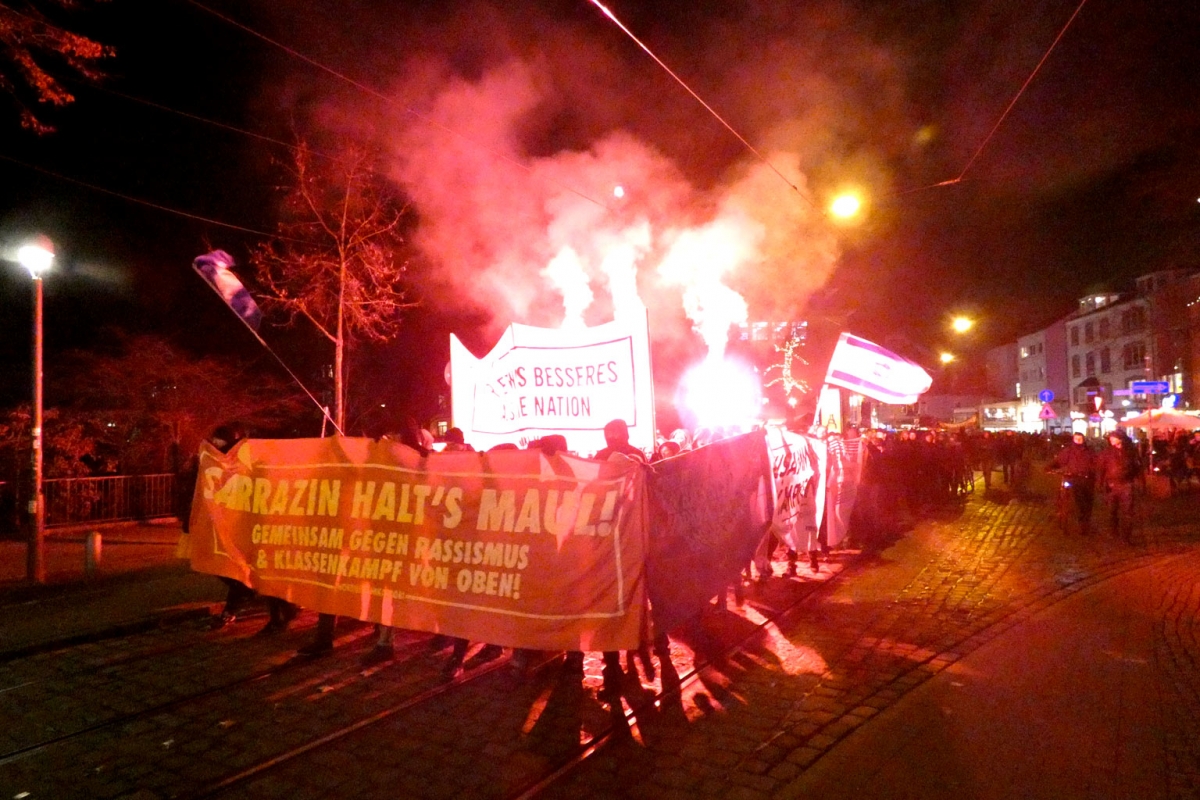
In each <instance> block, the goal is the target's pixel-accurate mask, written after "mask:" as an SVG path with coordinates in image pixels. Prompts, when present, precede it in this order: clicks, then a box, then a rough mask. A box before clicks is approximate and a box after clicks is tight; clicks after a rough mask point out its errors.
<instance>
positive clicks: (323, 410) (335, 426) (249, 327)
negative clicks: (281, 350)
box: [201, 276, 346, 436]
mask: <svg viewBox="0 0 1200 800" xmlns="http://www.w3.org/2000/svg"><path fill="white" fill-rule="evenodd" d="M201 277H203V276H201ZM205 283H206V284H208V287H209V288H210V289H212V290H213V291H214V292H216V293H217V297H220V298H221V302H222V303H225V305H226V306H228V305H229V303H228V301H226V300H225V297H224V296H223V295H222V294H221V291H220V290H219V289H217V287H216V286H215V285H213V284H212V283H210V282H209V281H207V280H206V281H205ZM234 316H235V317H237V318H238V319H239V320H240V321H241V323H242V324H243V325H245V326H246V330H248V331H250V333H251V334H252V335H253V336H254V338H255V339H257V340H258V343H259V344H261V345H262V346H263V348H264V349H265V350H266V351H267V352H268V353H270V354H271V355H272V356H274V357H275V360H276V361H278V362H279V366H281V367H283V368H284V370H285V371H286V372H287V374H288V375H291V376H292V380H294V381H295V382H296V385H297V386H299V387H300V388H301V389H302V390H303V391H304V393H305V394H306V395H308V399H309V400H312V401H313V403H315V404H316V406H317V408H319V409H321V413H322V414H323V415H324V416H325V419H324V420H321V428H322V429H324V427H325V420H328V421H329V424H330V425H332V426H333V429H334V430H335V431H337V432H338V433H339V434H340V435H342V436H345V435H346V434H345V433H343V432H342V429H341V428H339V427H338V424H337V423H336V422H334V420H333V417H331V416H329V409H327V408H326V407H325V406H324V405H323V404H322V403H321V401H320V400H318V399H317V398H316V397H315V396H314V395H313V393H312V392H310V391H309V390H308V387H307V386H305V385H304V382H303V381H301V380H300V378H298V377H296V373H294V372H292V368H291V367H289V366H288V365H287V363H286V362H285V361H284V360H283V359H282V358H280V357H279V354H278V353H276V352H275V351H274V350H272V349H271V346H270V345H269V344H267V343H266V341H265V340H264V339H263V338H262V337H261V336H259V335H258V331H256V330H254V326H252V325H251V324H250V323H249V322H247V321H246V319H245V318H244V317H243V316H242V315H241V314H237V313H235V314H234Z"/></svg>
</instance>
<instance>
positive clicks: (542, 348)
mask: <svg viewBox="0 0 1200 800" xmlns="http://www.w3.org/2000/svg"><path fill="white" fill-rule="evenodd" d="M450 382H451V397H452V406H453V408H452V410H453V416H454V424H455V425H456V426H458V427H459V428H462V430H463V432H464V434H465V436H466V440H467V441H468V442H469V443H470V444H472V445H473V446H474V447H476V448H477V449H482V450H486V449H488V448H490V447H492V446H494V445H496V444H499V443H501V442H511V443H513V444H518V445H524V444H526V443H528V442H529V441H532V440H533V439H536V438H539V437H541V436H545V435H546V434H552V433H556V434H562V435H563V436H565V437H566V439H567V444H568V447H569V449H570V450H572V451H574V452H576V453H579V454H581V455H590V454H591V453H594V452H596V451H598V450H600V449H601V448H603V447H604V446H605V442H604V433H603V431H604V425H605V423H607V422H609V421H610V420H614V419H622V420H624V421H625V422H626V424H628V426H629V439H630V442H631V443H632V444H633V445H634V446H636V447H641V448H643V449H646V450H650V449H652V448H653V446H654V419H653V414H654V391H653V381H652V378H651V374H650V346H649V338H648V331H647V322H646V317H645V315H644V314H642V315H638V316H636V318H631V319H619V320H615V321H613V322H610V323H607V324H605V325H598V326H596V327H592V328H578V329H573V328H572V329H550V328H534V327H531V326H528V325H518V324H513V325H510V326H509V327H508V329H507V330H505V332H504V335H503V336H501V337H500V341H498V342H497V343H496V346H495V347H493V348H492V350H491V352H490V353H488V354H487V355H486V356H484V357H483V358H476V357H475V356H474V355H472V354H471V353H470V352H469V351H468V350H467V349H466V347H464V346H463V345H462V343H461V342H459V341H458V339H457V338H456V337H454V336H451V337H450Z"/></svg>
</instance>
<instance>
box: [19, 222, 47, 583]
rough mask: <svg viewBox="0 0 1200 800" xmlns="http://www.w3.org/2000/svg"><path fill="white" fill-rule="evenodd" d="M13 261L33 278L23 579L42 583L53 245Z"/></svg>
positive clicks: (42, 241)
mask: <svg viewBox="0 0 1200 800" xmlns="http://www.w3.org/2000/svg"><path fill="white" fill-rule="evenodd" d="M17 261H18V262H20V264H21V266H23V267H25V269H27V270H29V274H30V276H31V277H32V278H33V425H32V433H33V458H32V472H33V486H32V487H31V491H30V499H29V545H28V548H27V550H26V559H25V577H26V578H28V579H29V580H31V581H36V582H37V583H45V582H46V559H45V547H46V500H45V498H44V497H43V496H42V273H43V272H45V271H46V270H48V269H50V266H51V265H52V264H53V263H54V244H53V243H52V242H51V241H50V240H49V239H47V238H46V237H45V236H39V237H37V239H36V240H35V241H34V242H32V243H30V244H27V245H25V246H23V247H21V248H20V249H19V250H17Z"/></svg>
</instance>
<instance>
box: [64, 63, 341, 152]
mask: <svg viewBox="0 0 1200 800" xmlns="http://www.w3.org/2000/svg"><path fill="white" fill-rule="evenodd" d="M75 85H77V86H81V87H84V88H85V89H92V90H95V91H98V92H104V93H105V94H111V95H113V96H115V97H120V98H121V99H122V100H128V101H129V102H131V103H138V104H139V105H143V106H147V107H149V108H154V109H157V110H159V111H165V112H167V113H168V114H175V115H177V116H180V117H184V118H186V119H190V120H194V121H196V122H202V123H204V124H205V125H212V126H213V127H215V128H220V129H222V130H226V131H230V132H231V133H240V134H241V135H243V136H249V137H250V138H252V139H258V140H259V141H263V142H267V143H268V144H274V145H278V146H280V147H286V148H287V149H289V150H293V151H294V150H297V149H299V146H298V145H296V144H294V143H292V142H285V141H284V140H282V139H276V138H274V137H272V136H267V135H266V134H263V133H256V132H255V131H251V130H246V129H245V128H239V127H237V126H236V125H230V124H229V123H227V122H221V121H219V120H215V119H209V118H208V117H202V116H200V115H199V114H193V113H191V112H190V111H182V110H180V109H178V108H171V107H170V106H167V105H163V104H162V103H157V102H155V101H153V100H147V99H146V98H144V97H137V96H135V95H131V94H126V93H125V92H119V91H117V90H116V89H113V88H111V87H108V86H102V85H100V84H97V83H83V82H77V83H76V84H75ZM308 152H310V153H312V154H313V155H314V156H319V157H321V158H329V159H332V158H334V156H331V155H329V154H328V153H323V152H321V151H320V150H313V149H309V151H308Z"/></svg>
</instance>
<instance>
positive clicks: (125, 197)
mask: <svg viewBox="0 0 1200 800" xmlns="http://www.w3.org/2000/svg"><path fill="white" fill-rule="evenodd" d="M0 160H3V161H8V162H9V163H12V164H16V165H17V166H19V167H24V168H25V169H28V170H32V171H34V172H40V173H41V174H43V175H48V176H50V177H51V178H55V179H56V180H60V181H64V182H66V183H73V184H75V185H76V186H82V187H84V188H85V189H91V190H92V191H93V192H100V193H101V194H107V195H109V196H111V197H117V198H120V199H121V200H124V201H126V202H129V203H134V204H136V205H140V206H146V207H147V208H153V209H156V210H158V211H164V212H166V213H168V214H174V215H175V216H177V217H186V218H187V219H194V220H197V221H199V222H207V223H208V224H210V225H217V226H219V227H222V228H229V229H231V230H235V231H242V232H243V233H253V234H254V235H255V236H266V237H268V238H273V239H284V238H287V237H283V236H279V235H278V234H275V233H267V232H266V231H260V230H258V229H256V228H247V227H245V226H244V225H234V224H233V223H232V222H222V221H221V220H219V219H213V218H212V217H205V216H202V215H200V214H193V213H192V212H190V211H182V210H180V209H178V208H171V207H170V206H164V205H161V204H159V203H154V202H151V201H150V200H143V199H141V198H140V197H133V196H132V195H128V194H124V193H122V192H118V191H116V190H114V189H107V188H105V187H103V186H97V185H96V184H94V183H88V182H87V181H83V180H80V179H79V178H72V177H71V176H70V175H63V174H62V173H61V172H55V171H54V170H51V169H46V168H45V167H39V166H38V165H36V164H30V163H29V162H28V161H22V160H21V159H19V158H13V157H12V156H8V155H5V154H3V153H0ZM290 241H296V240H294V239H293V240H290Z"/></svg>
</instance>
